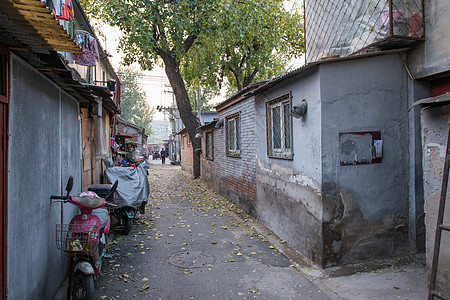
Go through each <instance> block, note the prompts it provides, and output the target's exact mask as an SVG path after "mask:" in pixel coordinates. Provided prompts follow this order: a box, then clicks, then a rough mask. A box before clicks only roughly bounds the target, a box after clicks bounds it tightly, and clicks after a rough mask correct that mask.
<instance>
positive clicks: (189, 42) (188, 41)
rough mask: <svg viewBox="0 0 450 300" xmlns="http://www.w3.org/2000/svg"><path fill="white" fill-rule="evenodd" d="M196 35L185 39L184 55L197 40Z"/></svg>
mask: <svg viewBox="0 0 450 300" xmlns="http://www.w3.org/2000/svg"><path fill="white" fill-rule="evenodd" d="M197 36H198V35H197V34H191V35H190V36H188V37H187V38H186V40H185V41H184V52H185V53H186V52H187V51H188V50H189V49H190V48H191V47H192V45H193V44H194V42H195V40H196V39H197Z"/></svg>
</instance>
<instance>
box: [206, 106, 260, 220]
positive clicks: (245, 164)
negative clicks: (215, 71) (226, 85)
mask: <svg viewBox="0 0 450 300" xmlns="http://www.w3.org/2000/svg"><path fill="white" fill-rule="evenodd" d="M254 103H255V100H254V97H250V98H247V99H245V100H242V101H240V102H238V103H237V104H234V105H232V106H231V107H228V108H226V109H224V110H221V111H219V119H220V120H221V119H224V118H225V117H227V116H229V115H232V114H235V113H238V112H240V126H241V127H240V129H241V131H240V138H241V140H240V141H241V153H240V156H239V157H230V156H227V153H226V129H225V127H226V125H223V126H222V127H221V128H220V129H217V130H215V131H214V163H215V164H216V166H217V168H218V170H219V172H218V174H217V175H218V176H217V179H216V180H217V181H218V184H216V185H217V186H218V187H219V191H218V192H219V193H220V194H221V195H222V196H224V197H226V198H227V199H229V200H231V201H233V202H234V203H235V204H236V205H237V206H238V207H239V208H241V209H243V210H244V211H246V212H247V213H248V214H250V215H252V216H254V217H256V207H255V199H256V182H255V178H256V165H255V145H256V136H255V104H254Z"/></svg>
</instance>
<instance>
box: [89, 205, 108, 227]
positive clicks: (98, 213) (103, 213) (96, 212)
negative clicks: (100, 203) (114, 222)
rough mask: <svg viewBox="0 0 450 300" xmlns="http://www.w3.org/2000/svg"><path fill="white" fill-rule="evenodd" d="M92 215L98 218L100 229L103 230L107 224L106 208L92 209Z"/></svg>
mask: <svg viewBox="0 0 450 300" xmlns="http://www.w3.org/2000/svg"><path fill="white" fill-rule="evenodd" d="M92 214H93V215H96V216H97V217H99V218H100V227H101V228H104V227H105V226H106V225H107V224H108V209H107V208H106V207H100V208H97V209H94V210H93V211H92Z"/></svg>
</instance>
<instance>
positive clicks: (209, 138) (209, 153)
mask: <svg viewBox="0 0 450 300" xmlns="http://www.w3.org/2000/svg"><path fill="white" fill-rule="evenodd" d="M213 141H214V138H213V132H212V131H209V132H207V133H206V138H205V143H206V145H205V148H206V158H207V159H211V160H212V159H213V149H214V142H213Z"/></svg>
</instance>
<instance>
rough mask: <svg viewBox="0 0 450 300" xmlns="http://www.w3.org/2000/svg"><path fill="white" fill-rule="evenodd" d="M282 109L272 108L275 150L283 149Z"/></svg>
mask: <svg viewBox="0 0 450 300" xmlns="http://www.w3.org/2000/svg"><path fill="white" fill-rule="evenodd" d="M280 114H281V109H280V107H279V106H275V107H273V108H272V135H273V136H272V143H273V148H274V149H280V148H281V121H280V117H281V116H280Z"/></svg>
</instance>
